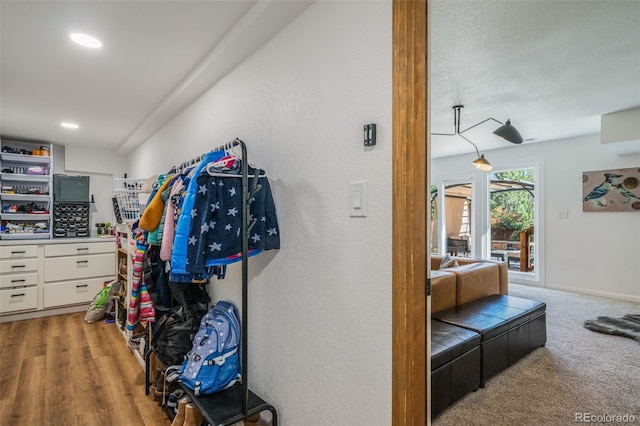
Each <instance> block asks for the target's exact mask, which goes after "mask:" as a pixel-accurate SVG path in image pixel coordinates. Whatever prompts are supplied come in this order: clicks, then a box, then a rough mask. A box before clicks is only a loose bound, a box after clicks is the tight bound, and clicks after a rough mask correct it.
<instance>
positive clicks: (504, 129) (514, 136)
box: [493, 120, 522, 144]
mask: <svg viewBox="0 0 640 426" xmlns="http://www.w3.org/2000/svg"><path fill="white" fill-rule="evenodd" d="M493 134H495V135H497V136H498V137H501V138H502V139H504V140H507V141H509V142H511V143H515V144H521V143H522V136H520V132H518V129H516V128H515V127H513V126H512V125H511V120H507V122H506V123H505V124H503V125H502V126H500V127H498V128H497V129H496V130H494V131H493Z"/></svg>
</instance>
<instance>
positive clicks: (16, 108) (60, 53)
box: [0, 0, 310, 153]
mask: <svg viewBox="0 0 640 426" xmlns="http://www.w3.org/2000/svg"><path fill="white" fill-rule="evenodd" d="M309 4H310V3H309V2H307V1H294V2H288V1H287V2H282V1H271V0H266V1H264V0H261V1H256V0H251V1H247V0H243V1H6V0H2V1H1V2H0V18H1V22H0V31H1V32H0V37H1V38H0V42H1V45H0V46H1V55H2V56H1V66H2V68H1V74H0V84H1V87H0V90H1V91H0V94H1V95H2V96H1V104H0V114H1V115H0V125H1V127H0V132H1V133H2V134H3V135H5V136H14V137H23V138H28V139H39V140H45V141H50V142H54V143H59V144H62V145H81V146H85V147H99V148H103V149H110V150H119V152H121V153H126V152H128V151H130V150H131V149H134V148H135V147H136V146H138V145H139V144H140V143H142V142H144V141H145V140H146V139H147V138H149V137H150V136H152V135H153V134H154V133H155V132H156V131H157V130H158V129H159V128H160V127H162V126H163V125H164V124H166V123H167V122H168V121H169V120H170V119H171V118H172V117H173V116H175V115H176V114H177V113H179V112H180V111H181V110H182V109H184V107H186V106H187V105H189V104H190V103H191V102H192V101H193V100H195V99H196V98H197V97H198V96H199V95H201V94H202V93H204V92H205V91H206V90H207V89H208V88H210V87H211V86H212V85H213V84H214V83H215V82H216V81H218V80H219V79H220V78H222V77H223V76H224V75H225V74H226V73H228V72H229V71H230V70H231V69H233V68H234V67H235V66H237V65H238V64H239V63H240V62H241V61H242V60H244V59H245V58H246V57H248V56H249V55H251V53H253V52H254V51H256V50H257V49H258V48H259V47H260V46H262V45H263V44H264V43H266V42H267V41H268V40H269V39H270V38H271V37H272V36H273V35H274V34H276V33H277V32H278V31H279V30H280V29H282V28H283V27H284V26H286V25H287V24H288V23H289V22H290V21H291V20H292V19H293V18H294V17H295V16H297V15H298V14H299V13H300V12H301V11H302V10H304V8H305V7H307V6H308V5H309ZM71 32H86V33H88V34H91V35H94V36H95V37H97V38H99V39H101V40H102V42H103V45H104V47H103V48H102V49H99V50H90V49H86V48H83V47H80V46H78V45H76V44H75V43H73V42H72V41H71V40H70V39H69V34H70V33H71ZM62 121H71V122H76V123H78V124H79V125H80V129H78V130H68V129H64V128H61V127H60V122H62Z"/></svg>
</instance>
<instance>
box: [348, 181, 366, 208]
mask: <svg viewBox="0 0 640 426" xmlns="http://www.w3.org/2000/svg"><path fill="white" fill-rule="evenodd" d="M349 215H350V216H352V217H364V216H366V215H367V181H358V182H351V184H350V185H349Z"/></svg>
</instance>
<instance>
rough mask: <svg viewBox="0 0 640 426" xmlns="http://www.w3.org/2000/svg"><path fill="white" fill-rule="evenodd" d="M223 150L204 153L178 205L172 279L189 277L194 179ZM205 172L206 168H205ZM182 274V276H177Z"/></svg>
mask: <svg viewBox="0 0 640 426" xmlns="http://www.w3.org/2000/svg"><path fill="white" fill-rule="evenodd" d="M225 155H226V154H225V151H224V150H221V151H212V152H208V153H207V154H205V156H204V158H203V159H202V161H200V163H199V164H198V165H197V166H196V168H195V170H194V174H193V176H194V178H193V179H191V180H190V181H189V183H188V185H187V188H186V191H185V196H184V200H183V201H182V205H181V207H180V213H179V215H178V218H177V221H176V232H175V236H174V237H173V250H172V251H171V274H170V279H171V280H172V281H183V282H184V281H190V279H185V275H188V276H189V277H190V273H189V271H187V244H188V243H189V228H190V226H191V210H192V209H193V204H194V202H195V198H196V193H197V191H198V182H197V179H195V178H196V177H197V176H199V175H200V172H201V171H202V169H204V168H205V166H206V165H208V164H209V163H210V162H212V161H217V160H219V159H221V158H222V157H224V156H225ZM205 173H206V169H205ZM180 275H182V277H179V276H180Z"/></svg>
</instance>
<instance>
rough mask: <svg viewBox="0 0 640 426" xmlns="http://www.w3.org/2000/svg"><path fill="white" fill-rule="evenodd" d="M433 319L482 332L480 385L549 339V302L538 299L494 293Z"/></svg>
mask: <svg viewBox="0 0 640 426" xmlns="http://www.w3.org/2000/svg"><path fill="white" fill-rule="evenodd" d="M432 318H433V319H436V320H438V321H441V322H444V323H447V324H451V325H455V326H458V327H462V328H466V329H468V330H471V331H475V332H476V333H478V334H480V340H481V343H480V348H481V353H482V369H481V382H480V387H484V385H485V383H486V381H487V380H488V379H489V378H491V377H493V376H494V375H496V374H498V373H499V372H501V371H503V370H504V369H506V368H507V367H509V366H511V365H513V364H514V363H516V362H517V361H518V360H519V359H521V358H522V357H524V356H525V355H527V354H528V353H530V352H531V351H533V350H534V349H536V348H538V347H540V346H544V345H545V343H546V341H547V328H546V305H545V304H544V303H542V302H537V301H534V300H528V299H522V298H519V297H514V296H504V295H498V294H494V295H491V296H487V297H483V298H482V299H478V300H474V301H471V302H468V303H465V304H463V305H460V306H458V307H455V308H451V309H447V310H445V311H441V312H436V313H435V314H433V315H432ZM436 322H437V321H432V325H433V324H435V323H436ZM432 350H433V349H432Z"/></svg>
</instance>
